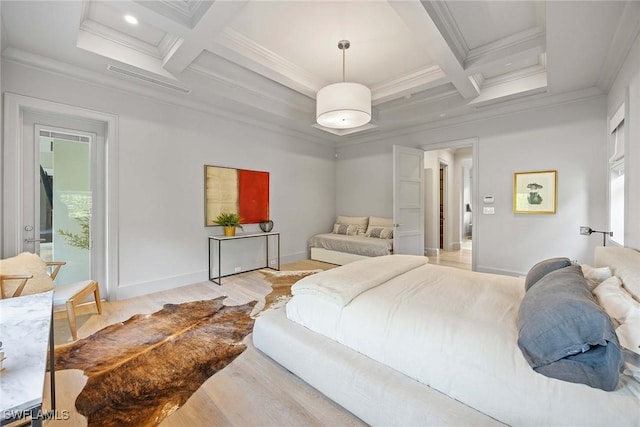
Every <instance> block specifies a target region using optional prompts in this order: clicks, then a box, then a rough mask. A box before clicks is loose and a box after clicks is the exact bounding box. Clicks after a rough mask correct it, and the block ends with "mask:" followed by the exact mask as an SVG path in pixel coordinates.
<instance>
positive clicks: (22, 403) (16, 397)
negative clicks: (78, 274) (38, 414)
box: [0, 291, 53, 419]
mask: <svg viewBox="0 0 640 427" xmlns="http://www.w3.org/2000/svg"><path fill="white" fill-rule="evenodd" d="M52 307H53V291H49V292H44V293H40V294H35V295H25V296H21V297H16V298H7V299H2V300H0V341H2V345H3V351H4V353H5V357H6V359H5V360H4V363H3V367H4V370H2V371H1V372H0V419H9V418H11V416H12V415H13V414H15V413H17V412H20V411H24V410H27V409H31V408H34V407H37V406H38V405H41V404H42V398H43V393H44V379H45V373H46V364H47V351H48V349H49V328H50V327H51V310H52Z"/></svg>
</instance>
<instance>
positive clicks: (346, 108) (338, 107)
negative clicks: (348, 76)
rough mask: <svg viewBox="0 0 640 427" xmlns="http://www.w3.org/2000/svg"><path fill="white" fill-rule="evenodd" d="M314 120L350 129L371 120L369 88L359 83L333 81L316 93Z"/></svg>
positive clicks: (337, 127) (321, 123) (322, 123)
mask: <svg viewBox="0 0 640 427" xmlns="http://www.w3.org/2000/svg"><path fill="white" fill-rule="evenodd" d="M316 121H317V122H318V124H319V125H322V126H325V127H328V128H333V129H350V128H355V127H358V126H362V125H366V124H367V123H369V121H371V90H370V89H369V88H368V87H366V86H364V85H361V84H359V83H350V82H342V83H334V84H332V85H329V86H325V87H323V88H322V89H320V90H319V91H318V93H317V95H316Z"/></svg>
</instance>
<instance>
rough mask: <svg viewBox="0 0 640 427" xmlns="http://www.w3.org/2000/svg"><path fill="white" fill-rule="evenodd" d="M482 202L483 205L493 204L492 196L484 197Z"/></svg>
mask: <svg viewBox="0 0 640 427" xmlns="http://www.w3.org/2000/svg"><path fill="white" fill-rule="evenodd" d="M482 201H483V202H485V203H493V196H484V197H483V198H482Z"/></svg>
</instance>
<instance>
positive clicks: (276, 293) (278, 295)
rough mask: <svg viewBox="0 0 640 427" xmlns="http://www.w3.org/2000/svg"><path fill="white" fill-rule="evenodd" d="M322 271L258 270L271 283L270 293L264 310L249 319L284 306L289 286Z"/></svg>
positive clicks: (288, 293) (289, 296) (252, 314)
mask: <svg viewBox="0 0 640 427" xmlns="http://www.w3.org/2000/svg"><path fill="white" fill-rule="evenodd" d="M321 271H323V270H321V269H318V270H299V271H275V270H260V273H262V275H263V276H264V278H265V279H266V280H267V281H268V282H269V283H271V289H272V290H271V293H270V294H268V295H267V296H266V297H265V302H264V308H262V309H261V310H258V311H257V313H256V312H255V310H254V313H251V317H253V318H255V317H257V316H259V315H260V313H262V312H263V311H265V310H268V309H270V308H277V307H280V306H283V305H284V304H286V302H287V301H289V299H290V298H291V286H293V284H294V283H296V282H297V281H298V280H300V279H302V278H303V277H307V276H311V275H312V274H316V273H319V272H321Z"/></svg>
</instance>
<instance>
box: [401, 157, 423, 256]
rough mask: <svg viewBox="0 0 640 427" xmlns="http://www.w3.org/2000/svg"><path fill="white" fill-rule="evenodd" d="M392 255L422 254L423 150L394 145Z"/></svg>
mask: <svg viewBox="0 0 640 427" xmlns="http://www.w3.org/2000/svg"><path fill="white" fill-rule="evenodd" d="M393 226H394V230H393V252H394V253H395V254H409V255H424V151H423V150H417V149H415V148H408V147H402V146H399V145H394V146H393Z"/></svg>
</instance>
